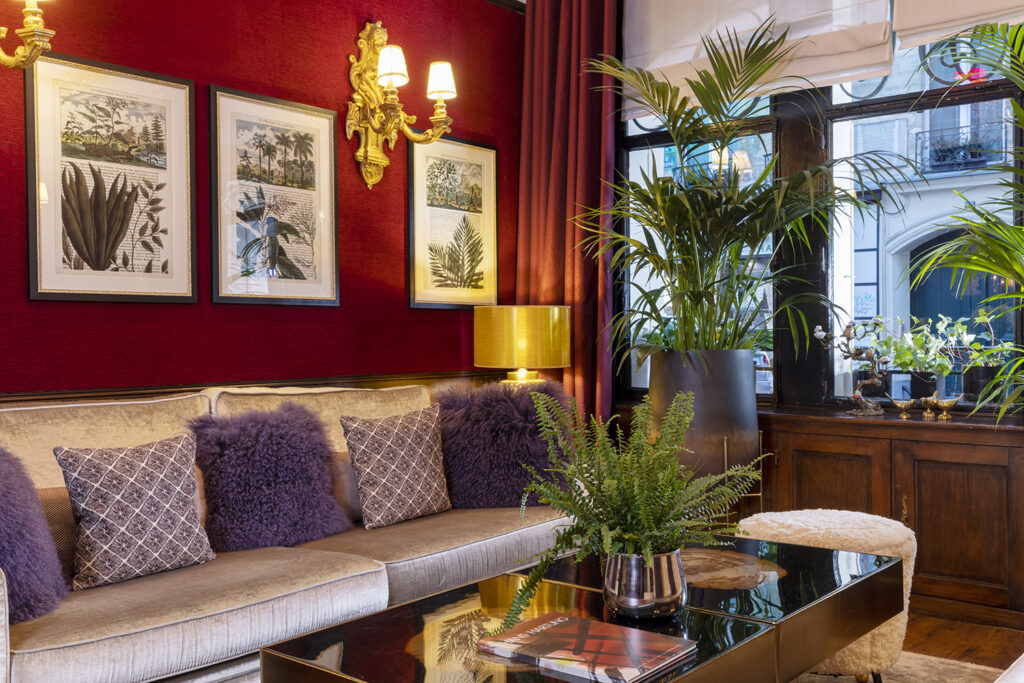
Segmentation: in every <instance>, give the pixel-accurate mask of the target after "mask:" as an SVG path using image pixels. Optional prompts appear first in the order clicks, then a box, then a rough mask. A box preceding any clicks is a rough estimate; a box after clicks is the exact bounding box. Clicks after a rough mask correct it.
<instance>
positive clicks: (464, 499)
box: [437, 382, 566, 508]
mask: <svg viewBox="0 0 1024 683" xmlns="http://www.w3.org/2000/svg"><path fill="white" fill-rule="evenodd" d="M531 392H539V393H542V394H548V395H549V396H552V397H554V398H557V399H558V400H560V401H563V402H564V401H565V400H566V397H565V392H564V391H563V390H562V385H561V384H558V383H555V382H543V383H541V384H530V385H526V386H516V385H513V384H497V383H495V384H487V385H484V386H482V387H479V388H475V389H474V388H466V387H456V388H454V389H450V390H449V391H446V392H444V393H442V394H441V395H440V396H438V398H437V402H438V403H439V404H440V405H441V435H442V449H443V451H444V474H445V477H446V478H447V480H448V494H449V497H450V498H451V501H452V507H454V508H493V507H518V506H519V504H520V502H521V501H522V499H523V489H524V488H526V485H527V484H528V483H530V473H529V472H528V471H527V470H526V469H525V468H524V467H523V464H527V465H532V466H533V467H535V468H537V469H538V470H543V469H544V468H545V467H546V466H547V463H548V449H547V445H546V444H545V443H544V441H543V440H542V439H541V438H540V434H539V433H538V431H537V410H536V409H535V408H534V406H533V398H532V397H531V396H530V393H531ZM536 498H537V497H536V494H531V496H530V499H529V501H528V504H529V505H538V502H537V499H536Z"/></svg>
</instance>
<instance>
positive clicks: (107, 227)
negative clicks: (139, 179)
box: [61, 163, 139, 271]
mask: <svg viewBox="0 0 1024 683" xmlns="http://www.w3.org/2000/svg"><path fill="white" fill-rule="evenodd" d="M89 172H90V173H91V174H92V192H89V188H88V185H87V184H86V179H85V174H84V173H83V172H82V169H81V168H79V167H78V165H77V164H74V163H72V164H68V168H65V169H64V172H63V173H62V174H61V186H62V192H61V215H62V217H63V221H64V234H65V235H66V236H67V239H68V242H69V243H70V245H71V248H72V249H73V250H74V251H75V253H76V254H77V255H78V256H79V258H81V259H82V261H83V262H84V263H85V265H86V266H88V267H89V268H90V269H92V270H99V271H102V270H107V269H108V268H110V266H111V265H112V264H114V262H115V258H116V257H117V250H118V247H119V246H120V244H121V242H122V240H124V238H125V235H127V234H128V228H129V227H130V225H131V220H132V215H133V214H134V212H135V205H136V202H137V201H138V198H139V186H138V185H133V184H129V183H128V180H127V178H126V177H125V174H124V173H122V174H120V175H118V176H117V177H116V178H114V182H113V183H112V184H111V185H110V190H109V192H108V191H107V184H106V182H105V181H104V180H103V174H102V173H100V171H99V170H98V169H97V168H96V167H95V166H93V165H92V164H89Z"/></svg>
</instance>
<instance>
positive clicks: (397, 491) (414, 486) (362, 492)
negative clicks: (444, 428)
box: [341, 404, 452, 529]
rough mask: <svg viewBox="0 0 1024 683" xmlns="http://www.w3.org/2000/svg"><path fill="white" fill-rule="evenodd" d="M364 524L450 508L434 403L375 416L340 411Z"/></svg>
mask: <svg viewBox="0 0 1024 683" xmlns="http://www.w3.org/2000/svg"><path fill="white" fill-rule="evenodd" d="M341 426H342V427H343V428H344V429H345V439H346V440H347V441H348V449H349V455H350V457H351V458H352V469H353V470H355V473H356V485H357V486H358V488H359V501H360V503H361V504H362V507H363V524H364V526H365V527H366V528H367V529H376V528H378V527H384V526H390V525H392V524H395V523H397V522H401V521H403V520H406V519H412V518H414V517H422V516H423V515H430V514H434V513H435V512H444V511H445V510H448V509H451V506H452V504H451V502H450V501H449V500H448V488H447V486H446V485H445V479H444V464H443V462H442V458H441V423H440V418H439V409H438V406H437V404H434V405H431V406H428V407H426V408H423V409H421V410H414V411H413V412H411V413H405V414H404V415H395V416H393V417H384V418H378V419H371V418H359V417H348V416H342V418H341Z"/></svg>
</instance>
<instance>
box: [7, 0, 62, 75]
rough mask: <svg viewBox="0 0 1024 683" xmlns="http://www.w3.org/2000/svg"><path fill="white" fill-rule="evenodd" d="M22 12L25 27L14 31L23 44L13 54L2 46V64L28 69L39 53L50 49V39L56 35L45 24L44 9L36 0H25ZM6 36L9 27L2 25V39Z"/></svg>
mask: <svg viewBox="0 0 1024 683" xmlns="http://www.w3.org/2000/svg"><path fill="white" fill-rule="evenodd" d="M21 13H22V15H24V17H25V19H24V25H25V27H24V28H20V29H17V30H16V31H15V32H14V33H15V35H17V36H18V37H19V38H21V42H22V43H23V44H22V45H19V46H18V47H17V48H16V49H15V50H14V54H13V55H9V54H7V53H6V52H4V51H3V48H0V65H3V66H6V67H8V68H11V69H27V68H28V67H30V66H32V64H33V63H34V62H35V61H36V59H38V57H39V55H41V54H42V53H44V52H48V51H49V50H50V39H51V38H53V36H54V32H53V31H51V30H50V29H48V28H46V26H44V25H43V10H41V9H39V6H38V5H36V0H25V9H23V10H21ZM6 37H7V29H6V28H4V27H3V26H0V40H3V39H4V38H6Z"/></svg>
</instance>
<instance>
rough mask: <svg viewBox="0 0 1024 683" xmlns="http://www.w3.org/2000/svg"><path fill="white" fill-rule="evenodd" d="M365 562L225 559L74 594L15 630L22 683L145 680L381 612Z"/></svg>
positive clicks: (267, 556)
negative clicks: (34, 682)
mask: <svg viewBox="0 0 1024 683" xmlns="http://www.w3.org/2000/svg"><path fill="white" fill-rule="evenodd" d="M386 603H387V576H386V574H385V571H384V569H383V567H382V566H381V565H380V564H379V563H377V562H375V561H373V560H370V559H367V558H365V557H357V556H353V555H346V554H338V553H324V552H315V551H312V550H302V549H298V548H276V547H275V548H259V549H256V550H244V551H239V552H233V553H222V554H221V555H218V556H217V559H215V560H212V561H210V562H208V563H206V564H203V565H197V566H194V567H187V568H184V569H177V570H174V571H170V572H165V573H162V574H154V575H151V576H145V577H142V578H138V579H133V580H132V581H126V582H124V583H118V584H112V585H108V586H100V587H98V588H90V589H88V590H84V591H78V592H76V593H73V594H71V595H70V596H69V597H68V599H67V600H65V601H64V602H63V603H62V604H61V606H60V607H59V608H57V610H56V611H55V612H53V613H51V614H49V615H47V616H45V617H41V618H39V619H33V620H31V621H26V622H22V623H20V624H17V625H15V626H12V627H11V631H10V637H11V675H12V680H15V681H20V680H24V681H51V682H54V683H57V682H59V681H74V682H75V683H88V682H89V681H123V682H128V681H147V680H151V679H154V678H160V677H163V676H168V675H171V674H175V673H181V672H184V671H190V670H193V669H198V668H200V667H204V666H208V665H211V664H215V663H218V662H222V661H227V660H230V659H234V658H236V657H239V656H242V655H244V654H247V653H250V652H254V651H256V650H257V649H259V648H260V647H261V646H263V645H266V644H268V643H273V642H277V641H280V640H284V639H287V638H292V637H294V636H297V635H300V634H302V633H307V632H309V631H313V630H317V629H321V628H325V627H327V626H330V625H332V624H337V623H339V622H341V621H344V620H346V619H352V618H354V617H357V616H361V615H363V614H368V613H370V612H374V611H377V610H380V609H383V608H384V606H385V605H386Z"/></svg>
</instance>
